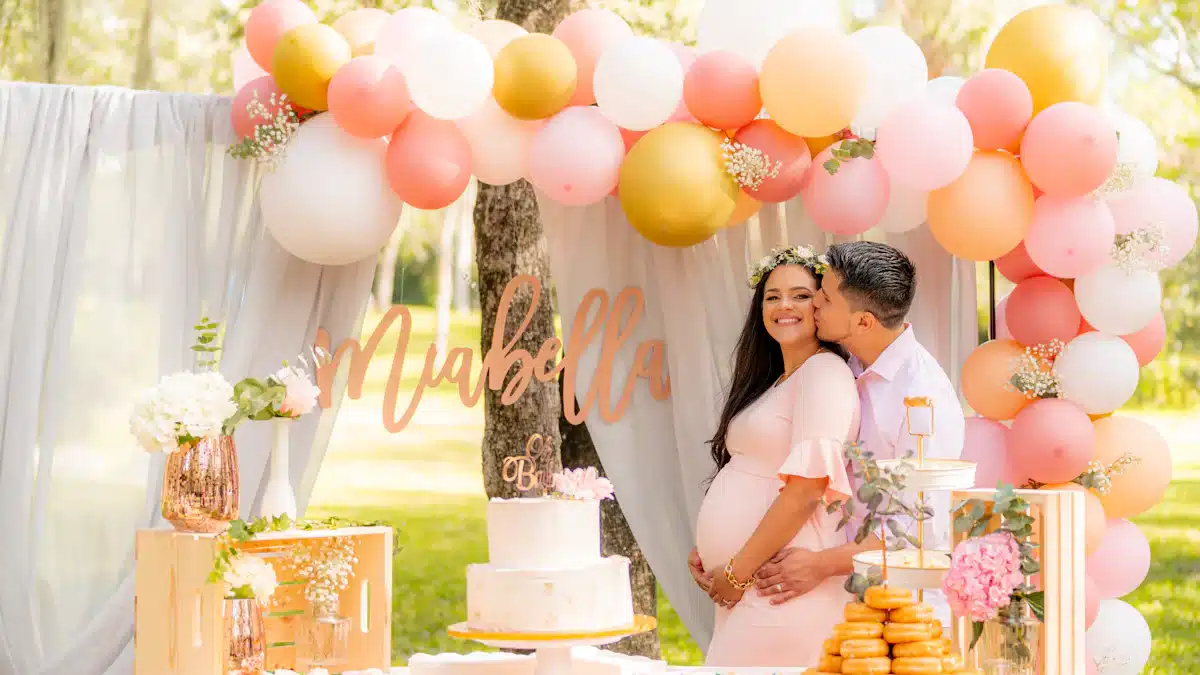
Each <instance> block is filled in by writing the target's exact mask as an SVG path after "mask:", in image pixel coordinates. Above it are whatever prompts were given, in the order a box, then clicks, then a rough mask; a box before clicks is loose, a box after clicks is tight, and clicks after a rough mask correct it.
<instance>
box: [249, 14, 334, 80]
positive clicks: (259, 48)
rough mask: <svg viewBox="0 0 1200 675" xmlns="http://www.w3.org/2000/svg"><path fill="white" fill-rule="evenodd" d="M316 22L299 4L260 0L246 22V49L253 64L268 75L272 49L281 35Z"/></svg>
mask: <svg viewBox="0 0 1200 675" xmlns="http://www.w3.org/2000/svg"><path fill="white" fill-rule="evenodd" d="M316 22H317V15H316V14H313V11H312V10H311V9H309V8H308V5H306V4H304V3H303V2H300V0H263V2H262V3H260V4H259V5H258V6H257V7H255V8H254V9H253V10H251V11H250V17H249V18H248V19H246V49H248V50H249V51H250V56H252V57H254V62H255V63H257V64H258V66H259V67H260V68H262V69H263V70H265V71H267V72H268V73H269V72H271V59H273V58H274V57H275V45H277V44H279V39H280V38H282V37H283V35H284V33H287V32H288V31H289V30H291V29H293V28H295V27H296V26H303V25H304V24H307V23H316Z"/></svg>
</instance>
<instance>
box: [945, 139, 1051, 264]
mask: <svg viewBox="0 0 1200 675" xmlns="http://www.w3.org/2000/svg"><path fill="white" fill-rule="evenodd" d="M926 204H927V206H928V214H929V230H930V232H931V233H932V234H933V237H934V239H936V240H937V242H938V243H939V244H941V245H942V248H945V249H946V250H947V251H948V252H949V253H950V254H951V255H955V256H958V257H959V258H966V259H967V260H975V261H987V260H995V259H996V258H999V257H1000V256H1002V255H1004V254H1005V253H1008V252H1009V251H1011V250H1012V249H1013V248H1015V247H1016V246H1017V244H1020V243H1021V240H1022V239H1024V238H1025V235H1026V234H1027V233H1028V232H1029V225H1030V223H1032V222H1033V187H1032V186H1031V185H1030V184H1029V179H1028V178H1027V177H1026V176H1025V171H1024V170H1023V169H1022V168H1021V163H1020V162H1018V161H1017V159H1016V158H1015V157H1013V156H1012V155H1010V154H1008V153H1007V152H1004V151H1002V150H979V151H977V152H976V153H975V155H974V156H973V157H972V158H971V163H970V164H968V165H967V170H966V171H964V172H963V175H961V176H959V177H958V180H956V181H954V182H953V183H951V184H949V185H947V186H946V187H944V188H941V189H940V190H934V191H933V192H930V193H929V200H928V202H926Z"/></svg>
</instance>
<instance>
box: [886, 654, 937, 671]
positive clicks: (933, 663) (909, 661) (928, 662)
mask: <svg viewBox="0 0 1200 675" xmlns="http://www.w3.org/2000/svg"><path fill="white" fill-rule="evenodd" d="M942 672H944V671H943V670H942V660H941V659H938V658H934V657H932V656H913V657H907V658H899V659H896V660H894V661H892V673H894V675H930V674H931V673H932V674H934V675H936V674H938V673H942Z"/></svg>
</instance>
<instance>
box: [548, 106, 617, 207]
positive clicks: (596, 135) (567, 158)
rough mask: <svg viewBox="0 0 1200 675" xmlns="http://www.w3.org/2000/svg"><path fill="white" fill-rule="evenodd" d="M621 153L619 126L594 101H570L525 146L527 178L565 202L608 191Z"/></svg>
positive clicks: (578, 202)
mask: <svg viewBox="0 0 1200 675" xmlns="http://www.w3.org/2000/svg"><path fill="white" fill-rule="evenodd" d="M624 157H625V145H624V143H622V141H621V132H620V131H619V130H618V129H617V126H616V125H615V124H613V123H612V122H610V121H608V119H607V118H606V117H605V116H604V115H603V114H602V113H601V112H600V109H599V108H597V107H595V106H571V107H569V108H567V109H565V110H563V111H562V112H560V113H558V114H557V115H555V116H554V117H552V118H550V121H549V122H547V123H546V126H544V127H542V128H541V129H540V130H539V131H538V132H537V133H536V134H534V136H533V142H532V143H531V144H530V146H529V181H530V182H531V183H533V185H534V187H536V188H538V189H539V190H541V191H542V192H545V193H546V196H548V197H549V198H550V199H553V200H554V201H556V202H558V203H560V204H566V205H568V206H586V205H588V204H594V203H596V202H598V201H600V200H602V199H604V197H605V195H607V194H609V193H610V192H612V190H613V188H615V187H616V185H617V179H618V177H619V175H620V171H621V160H622V159H624Z"/></svg>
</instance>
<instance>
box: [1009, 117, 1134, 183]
mask: <svg viewBox="0 0 1200 675" xmlns="http://www.w3.org/2000/svg"><path fill="white" fill-rule="evenodd" d="M1117 147H1118V146H1117V132H1116V129H1114V128H1113V125H1112V122H1110V121H1109V120H1108V118H1107V117H1105V116H1104V113H1102V112H1100V110H1099V109H1098V108H1094V107H1092V106H1090V105H1087V104H1085V103H1074V102H1067V103H1056V104H1054V105H1052V106H1050V107H1049V108H1046V109H1045V110H1043V111H1042V112H1041V113H1040V114H1039V115H1038V116H1037V117H1035V118H1033V121H1032V122H1030V123H1029V127H1028V128H1026V129H1025V136H1024V137H1023V138H1022V139H1021V164H1022V165H1024V166H1025V172H1026V173H1027V174H1028V175H1029V180H1030V181H1032V182H1033V184H1034V185H1036V186H1038V189H1039V190H1041V191H1042V192H1045V193H1046V194H1048V195H1056V196H1059V197H1082V196H1083V195H1087V194H1090V193H1092V192H1093V191H1095V190H1096V188H1098V187H1100V186H1101V185H1104V182H1105V181H1107V180H1108V177H1109V176H1110V175H1112V172H1113V169H1114V168H1115V167H1116V166H1117Z"/></svg>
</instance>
